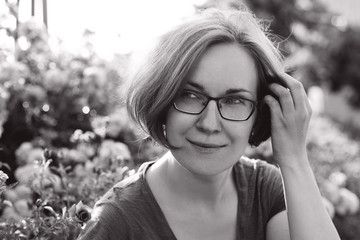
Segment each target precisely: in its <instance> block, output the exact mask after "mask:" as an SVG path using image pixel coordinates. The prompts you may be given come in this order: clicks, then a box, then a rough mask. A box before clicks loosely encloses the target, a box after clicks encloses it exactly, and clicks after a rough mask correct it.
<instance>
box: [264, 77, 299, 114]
mask: <svg viewBox="0 0 360 240" xmlns="http://www.w3.org/2000/svg"><path fill="white" fill-rule="evenodd" d="M269 88H270V90H271V92H272V93H273V94H274V95H275V96H276V98H277V99H278V101H279V103H280V108H281V109H282V114H283V115H284V116H285V115H286V113H289V112H293V111H294V110H295V106H294V101H293V98H292V95H291V92H290V90H289V89H287V88H285V87H283V86H281V85H280V84H277V83H273V84H271V85H270V86H269Z"/></svg>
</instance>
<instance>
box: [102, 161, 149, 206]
mask: <svg viewBox="0 0 360 240" xmlns="http://www.w3.org/2000/svg"><path fill="white" fill-rule="evenodd" d="M152 164H153V162H145V163H143V164H142V165H141V166H140V167H139V169H138V170H137V171H136V173H134V174H132V175H130V176H128V177H126V178H124V179H123V180H121V181H120V182H118V183H116V184H115V185H114V186H113V187H112V188H110V189H109V190H108V191H107V192H106V193H105V194H104V195H103V196H102V197H101V198H100V199H99V201H97V203H96V205H100V204H105V203H110V204H111V203H114V204H118V203H120V202H123V201H124V200H126V199H131V200H134V199H136V198H137V197H139V195H140V194H141V193H142V188H143V187H144V179H145V172H146V170H147V169H148V168H149V166H151V165H152Z"/></svg>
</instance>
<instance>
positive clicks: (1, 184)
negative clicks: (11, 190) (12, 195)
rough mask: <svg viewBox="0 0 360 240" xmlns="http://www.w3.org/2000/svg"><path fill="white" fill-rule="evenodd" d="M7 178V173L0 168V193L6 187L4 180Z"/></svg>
mask: <svg viewBox="0 0 360 240" xmlns="http://www.w3.org/2000/svg"><path fill="white" fill-rule="evenodd" d="M7 179H9V177H8V175H6V173H4V172H3V171H1V170H0V194H1V193H2V192H3V191H5V189H6V185H5V182H6V180H7Z"/></svg>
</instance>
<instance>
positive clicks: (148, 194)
mask: <svg viewBox="0 0 360 240" xmlns="http://www.w3.org/2000/svg"><path fill="white" fill-rule="evenodd" d="M164 157H165V156H164ZM154 163H155V161H150V162H146V163H143V165H142V166H141V168H140V169H139V177H140V179H139V180H140V182H141V184H142V185H143V187H144V188H143V189H144V195H145V199H146V202H147V203H148V204H149V207H151V209H152V210H153V211H155V212H158V213H159V214H160V215H161V217H160V219H161V223H162V224H164V225H163V226H165V231H166V235H167V236H169V237H170V239H169V240H177V238H176V236H175V234H174V232H173V231H172V229H171V227H170V225H169V223H168V221H167V220H166V217H165V214H164V212H163V211H162V209H161V207H160V205H159V203H158V202H157V201H156V198H155V196H154V194H153V192H152V191H151V188H150V186H149V184H148V182H147V180H146V171H147V170H148V169H149V168H150V167H151V165H153V164H154ZM237 164H238V163H236V164H235V165H234V167H233V171H232V174H233V177H234V181H235V187H236V191H237V195H238V204H237V205H238V206H237V214H236V221H237V223H236V224H237V228H236V238H235V239H236V240H241V239H242V238H241V237H242V236H241V231H240V229H241V221H240V215H239V213H240V210H241V209H240V207H241V206H240V205H241V204H240V201H241V199H240V192H239V190H238V189H239V182H238V181H239V177H238V176H237V174H236V173H237V172H238V171H237V170H236V165H237Z"/></svg>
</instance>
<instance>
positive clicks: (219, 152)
mask: <svg viewBox="0 0 360 240" xmlns="http://www.w3.org/2000/svg"><path fill="white" fill-rule="evenodd" d="M257 79H258V77H257V71H256V67H255V62H254V60H253V58H252V57H251V56H250V54H248V53H247V52H246V50H245V49H244V48H243V47H241V46H240V45H237V44H218V45H214V46H212V47H210V48H209V49H207V50H206V52H205V53H204V54H203V56H202V57H201V58H200V60H199V61H198V62H197V64H196V65H195V66H194V69H193V71H192V72H191V74H190V76H189V78H188V80H187V84H186V85H185V87H184V90H192V91H196V92H200V93H203V94H205V95H207V96H210V97H215V98H218V97H224V96H229V95H231V96H233V95H236V96H240V97H243V98H246V99H250V100H256V99H257V96H256V89H257V85H258V80H257ZM255 115H256V114H253V115H252V116H251V117H250V118H249V119H248V120H247V121H229V120H226V119H224V118H222V117H221V115H220V113H219V110H218V108H217V105H216V102H215V101H210V102H209V103H208V105H207V106H206V108H205V109H204V110H203V111H202V112H201V113H200V114H199V115H191V114H186V113H182V112H180V111H178V110H176V109H175V108H174V107H172V108H170V110H169V112H168V114H167V120H166V136H167V139H168V141H169V143H170V145H171V146H174V147H175V148H174V149H172V150H171V152H172V154H173V156H174V157H175V159H176V160H177V161H178V162H179V163H180V165H182V166H183V167H184V168H186V169H187V170H188V171H190V172H192V173H194V174H199V175H214V174H218V173H221V172H223V171H224V170H226V169H229V168H231V167H232V166H233V165H234V164H235V163H236V162H237V161H238V160H239V158H240V157H241V155H242V154H243V152H244V150H245V148H246V147H247V145H248V140H249V136H250V133H251V129H252V126H253V124H254V120H255V117H256V116H255Z"/></svg>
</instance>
